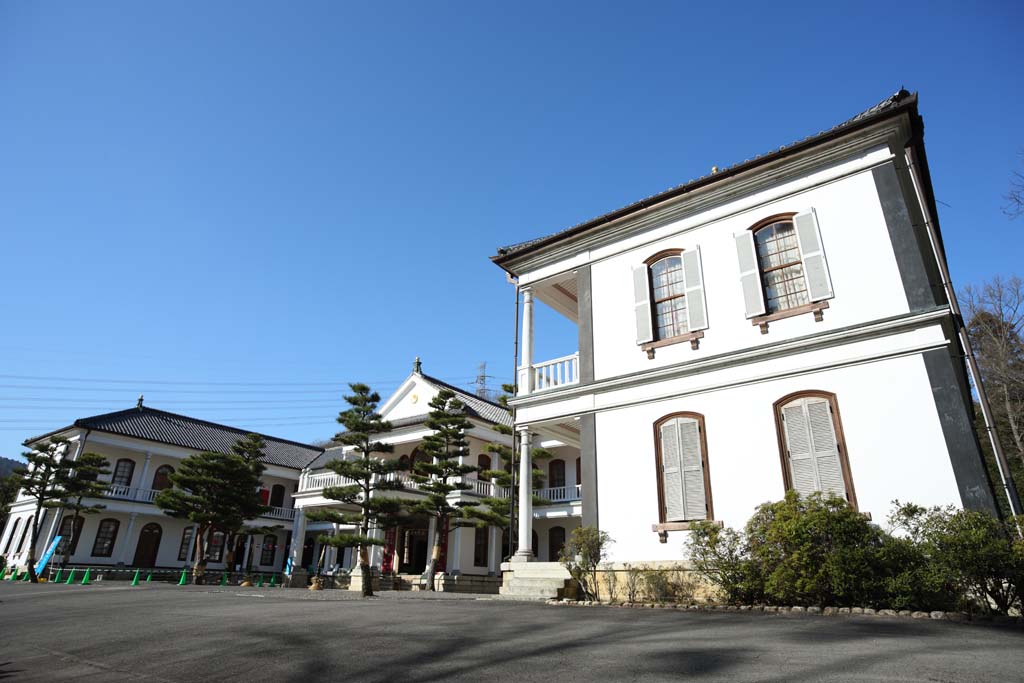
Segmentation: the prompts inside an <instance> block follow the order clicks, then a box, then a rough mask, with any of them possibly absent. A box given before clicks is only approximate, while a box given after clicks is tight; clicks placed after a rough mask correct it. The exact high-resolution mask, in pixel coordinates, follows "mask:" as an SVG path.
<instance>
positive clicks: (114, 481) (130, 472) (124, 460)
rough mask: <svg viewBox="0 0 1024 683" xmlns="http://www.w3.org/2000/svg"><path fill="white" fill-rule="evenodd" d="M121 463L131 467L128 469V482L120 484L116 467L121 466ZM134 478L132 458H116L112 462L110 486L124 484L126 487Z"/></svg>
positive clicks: (130, 484)
mask: <svg viewBox="0 0 1024 683" xmlns="http://www.w3.org/2000/svg"><path fill="white" fill-rule="evenodd" d="M121 463H128V464H129V466H130V468H131V469H129V470H128V482H127V483H125V484H120V483H118V481H117V476H118V468H119V467H121ZM134 479H135V461H134V460H132V459H131V458H118V459H117V462H115V463H114V473H113V474H112V475H111V476H110V485H111V486H124V487H126V488H131V486H132V481H133V480H134Z"/></svg>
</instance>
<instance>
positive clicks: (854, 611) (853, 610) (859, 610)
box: [850, 607, 864, 614]
mask: <svg viewBox="0 0 1024 683" xmlns="http://www.w3.org/2000/svg"><path fill="white" fill-rule="evenodd" d="M850 614H864V608H863V607H851V608H850Z"/></svg>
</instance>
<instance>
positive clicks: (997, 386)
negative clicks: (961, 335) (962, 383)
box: [960, 276, 1024, 461]
mask: <svg viewBox="0 0 1024 683" xmlns="http://www.w3.org/2000/svg"><path fill="white" fill-rule="evenodd" d="M960 298H961V300H962V301H963V302H964V304H965V311H966V313H967V318H968V323H967V331H968V334H969V335H970V337H971V345H972V346H973V347H974V351H975V355H976V356H977V360H978V365H979V366H980V368H981V374H982V379H983V381H984V382H985V386H986V387H987V388H988V389H989V391H990V393H991V394H992V404H993V410H995V411H996V412H997V413H998V414H999V417H1002V418H1003V419H1005V420H1006V423H1007V424H1008V425H1009V428H1010V433H1011V436H1012V437H1013V445H1014V446H1015V447H1016V449H1017V455H1018V457H1020V458H1021V460H1022V461H1024V339H1022V337H1024V282H1021V279H1020V278H1018V277H1016V276H1013V277H1010V278H1007V279H1005V280H1004V279H1003V278H1001V277H999V276H996V277H995V278H993V279H992V280H991V281H990V282H986V283H984V284H982V285H981V287H971V286H968V287H967V288H965V289H964V291H963V293H962V294H961V297H960Z"/></svg>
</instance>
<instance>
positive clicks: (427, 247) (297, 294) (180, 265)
mask: <svg viewBox="0 0 1024 683" xmlns="http://www.w3.org/2000/svg"><path fill="white" fill-rule="evenodd" d="M555 4H556V3H525V2H520V3H502V4H499V3H469V2H463V3H455V2H438V3H421V2H410V3H383V2H381V3H342V2H322V3H321V2H302V3H288V4H286V3H262V2H247V3H209V2H175V3H162V4H157V3H137V2H121V3H111V2H92V3H67V2H64V3H56V2H42V1H36V2H14V1H10V0H0V93H2V95H0V150H2V153H0V237H2V240H0V247H2V248H0V258H2V260H3V267H2V268H0V292H2V294H0V455H6V456H8V457H10V456H13V455H16V454H17V453H19V452H20V451H21V447H20V442H21V441H22V439H24V438H25V437H27V436H29V435H32V434H35V433H39V432H42V431H46V430H48V429H51V428H55V427H58V426H62V425H64V424H67V423H69V422H71V421H72V420H73V419H74V418H76V417H81V416H85V415H91V414H97V413H102V412H108V411H111V410H116V409H120V408H123V407H128V406H130V405H132V404H133V403H134V401H135V398H136V397H137V396H138V395H139V394H140V393H144V394H145V395H146V402H147V404H149V405H152V406H154V407H160V408H165V409H167V410H173V411H177V412H186V413H188V414H191V415H195V416H197V417H202V418H206V419H211V420H218V421H227V422H229V423H231V424H235V425H238V426H241V427H245V428H251V429H255V430H260V431H264V432H266V433H270V434H274V435H277V436H282V437H286V438H293V439H297V440H312V439H317V438H324V437H327V436H330V435H331V434H333V433H334V432H335V431H336V425H335V424H334V423H333V416H334V415H335V414H336V413H337V411H338V410H339V409H340V408H342V407H343V405H342V401H341V399H340V395H341V393H342V391H341V390H342V387H343V386H344V383H345V382H347V381H351V380H362V381H368V382H370V383H371V384H373V385H374V386H375V387H377V388H379V389H380V390H381V392H382V393H387V392H388V391H390V390H391V389H393V388H394V387H395V386H396V385H397V383H398V382H399V381H400V380H402V379H403V378H404V377H405V376H406V375H407V374H408V372H409V371H410V369H411V364H412V359H413V357H414V356H417V355H420V356H422V357H423V361H424V370H425V371H427V372H429V373H431V374H435V375H437V376H440V377H442V378H445V379H448V380H449V381H452V382H453V383H457V384H463V383H466V382H469V381H471V380H472V377H473V376H474V375H475V374H476V372H477V365H478V364H479V363H480V362H486V363H487V368H488V373H489V374H491V375H493V376H494V377H495V378H494V379H492V380H491V381H492V382H494V383H496V382H498V381H501V380H507V379H508V378H509V377H510V376H511V374H512V372H511V368H512V332H513V308H512V305H513V296H514V294H513V291H512V289H511V287H510V286H509V285H508V284H506V283H505V280H504V277H503V274H502V272H501V271H500V270H499V269H498V268H496V267H495V266H493V265H492V264H491V263H490V262H489V260H488V257H489V256H491V255H492V254H493V253H494V251H495V248H496V247H497V246H499V245H504V244H508V243H513V242H518V241H521V240H524V239H528V238H531V237H535V236H537V235H541V234H547V233H549V232H553V231H555V230H558V229H561V228H563V227H566V226H568V225H571V224H574V223H577V222H580V221H581V220H584V219H586V218H590V217H593V216H596V215H598V214H601V213H604V212H605V211H607V210H610V209H613V208H617V207H618V206H621V205H623V204H626V203H629V202H631V201H633V200H636V199H638V198H641V197H645V196H648V195H650V194H653V193H655V192H658V191H660V190H663V189H666V188H668V187H670V186H673V185H677V184H679V183H682V182H685V181H687V180H689V179H691V178H694V177H697V176H700V175H703V174H705V173H707V172H708V170H709V169H710V167H711V166H712V165H717V166H727V165H730V164H733V163H736V162H738V161H742V160H744V159H747V158H749V157H751V156H753V155H755V154H758V153H763V152H766V151H769V150H771V149H773V148H775V147H778V146H780V145H782V144H786V143H789V142H791V141H794V140H796V139H799V138H802V137H805V136H807V135H810V134H813V133H815V132H817V131H819V130H822V129H825V128H828V127H830V126H832V125H834V124H835V123H838V122H839V121H842V120H844V119H846V118H848V117H849V116H851V115H853V114H855V113H856V112H858V111H860V110H862V109H865V108H867V107H868V106H870V105H872V104H874V103H876V102H878V101H879V100H881V99H883V98H884V97H886V96H888V95H889V94H891V93H892V92H894V91H896V90H897V89H899V88H900V87H901V86H905V87H907V88H908V89H910V90H918V91H919V92H920V94H921V111H922V113H923V115H924V118H925V124H926V130H927V133H926V141H927V147H928V155H929V161H930V164H931V170H932V175H933V180H934V183H935V188H936V194H937V197H938V199H939V200H940V201H941V202H942V203H941V204H940V207H939V208H940V219H941V223H942V227H943V230H944V236H945V240H946V244H947V249H948V252H949V258H950V261H951V264H950V265H951V268H952V273H953V277H954V280H955V282H956V284H957V285H958V286H961V287H962V286H963V285H965V284H968V283H971V282H979V281H981V280H984V279H986V278H989V277H991V276H992V275H995V274H1011V273H1014V272H1017V273H1018V274H1021V269H1020V260H1021V256H1022V249H1021V247H1020V238H1019V235H1020V231H1021V228H1022V227H1024V223H1021V222H1020V221H1018V222H1016V223H1014V222H1012V221H1010V220H1009V219H1008V218H1007V217H1006V216H1005V215H1003V213H1002V212H1001V207H1002V205H1003V204H1004V201H1003V199H1002V196H1003V195H1004V194H1005V193H1006V191H1007V189H1008V183H1009V179H1010V176H1011V174H1012V172H1013V171H1014V170H1019V169H1021V168H1022V164H1021V157H1020V153H1021V151H1022V150H1024V116H1022V112H1024V95H1022V94H1021V88H1020V87H1019V86H1020V69H1021V63H1022V57H1024V54H1022V50H1021V48H1020V44H1021V42H1020V34H1019V27H1020V25H1021V22H1022V19H1024V16H1022V14H1024V12H1022V9H1021V5H1020V4H1019V3H1011V2H1006V3H981V2H979V3H935V2H930V3H912V2H904V3H884V4H882V3H878V4H873V3H854V4H852V5H851V4H849V3H846V4H843V5H842V6H841V7H840V6H832V5H830V4H827V3H826V4H822V3H811V4H807V5H806V6H800V5H797V4H794V5H790V6H789V7H788V8H783V9H780V8H778V7H776V6H775V5H773V4H765V3H753V4H750V5H744V4H743V3H728V4H724V3H723V4H721V6H720V7H718V8H710V7H698V6H697V5H696V4H695V3H657V2H651V3H617V4H613V3H599V2H587V3H577V4H570V3H557V5H558V6H557V7H556V6H554V5H555ZM573 334H574V330H573V328H571V327H570V326H569V325H568V324H566V323H565V322H563V321H560V320H558V319H557V318H556V315H555V314H544V315H541V316H540V318H539V320H538V339H537V345H538V348H537V355H538V357H554V356H557V355H562V354H564V353H570V352H572V351H574V350H575V347H576V345H575V340H574V337H573ZM47 378H54V379H47ZM256 383H265V384H264V385H257V384H256Z"/></svg>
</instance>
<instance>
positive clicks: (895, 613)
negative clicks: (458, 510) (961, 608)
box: [547, 600, 1024, 626]
mask: <svg viewBox="0 0 1024 683" xmlns="http://www.w3.org/2000/svg"><path fill="white" fill-rule="evenodd" d="M547 604H549V605H561V606H567V607H596V606H605V607H625V608H638V609H676V610H687V611H693V612H788V613H791V614H820V615H823V616H826V617H831V616H838V615H853V614H862V615H869V616H883V617H906V618H910V619H934V620H936V621H941V620H947V621H986V622H995V623H1001V624H1018V625H1021V626H1024V616H1021V617H1008V616H1003V615H987V614H969V613H967V612H943V611H940V610H935V611H932V612H920V611H912V610H894V609H872V608H870V607H801V606H799V605H797V606H793V607H778V606H775V605H697V604H691V605H680V604H676V603H658V602H619V603H605V602H598V601H596V600H548V602H547Z"/></svg>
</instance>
